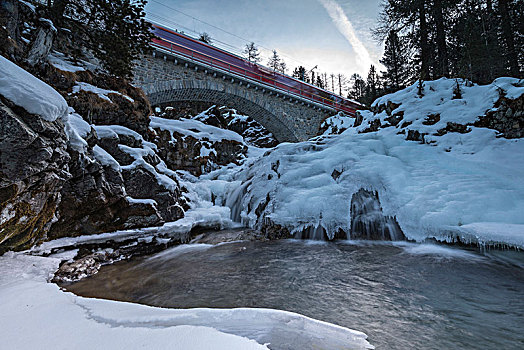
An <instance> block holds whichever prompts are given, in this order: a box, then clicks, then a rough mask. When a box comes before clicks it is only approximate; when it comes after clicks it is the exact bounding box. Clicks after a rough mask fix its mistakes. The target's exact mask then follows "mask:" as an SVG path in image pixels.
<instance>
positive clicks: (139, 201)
mask: <svg viewBox="0 0 524 350" xmlns="http://www.w3.org/2000/svg"><path fill="white" fill-rule="evenodd" d="M126 200H127V201H128V202H129V203H135V204H149V205H152V206H154V207H156V206H157V205H158V203H157V202H156V201H155V200H154V199H147V198H146V199H142V198H133V197H130V196H127V197H126Z"/></svg>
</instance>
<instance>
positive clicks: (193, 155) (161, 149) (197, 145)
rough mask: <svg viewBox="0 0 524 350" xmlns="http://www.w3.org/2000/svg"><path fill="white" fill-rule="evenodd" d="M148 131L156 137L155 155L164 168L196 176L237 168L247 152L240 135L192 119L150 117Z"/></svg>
mask: <svg viewBox="0 0 524 350" xmlns="http://www.w3.org/2000/svg"><path fill="white" fill-rule="evenodd" d="M150 128H151V130H152V131H154V134H155V138H154V142H155V143H156V144H157V145H158V155H159V156H160V158H162V160H163V161H164V162H165V163H166V165H167V166H168V167H169V168H171V169H181V170H187V171H189V172H191V173H192V174H194V175H197V176H198V175H201V174H203V173H206V172H209V171H212V170H214V169H217V168H218V167H219V166H223V165H227V164H229V163H235V164H238V163H239V162H240V161H241V160H242V159H243V158H244V157H245V155H246V152H247V147H246V145H245V144H244V140H243V138H242V136H240V135H239V134H237V133H235V132H233V131H230V130H224V129H221V128H218V127H214V126H211V125H206V124H204V123H202V122H199V121H197V120H193V119H179V120H172V119H164V118H160V117H154V116H153V117H151V123H150Z"/></svg>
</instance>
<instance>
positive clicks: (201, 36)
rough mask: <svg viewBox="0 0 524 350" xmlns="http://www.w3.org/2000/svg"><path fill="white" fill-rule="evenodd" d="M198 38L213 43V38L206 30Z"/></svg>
mask: <svg viewBox="0 0 524 350" xmlns="http://www.w3.org/2000/svg"><path fill="white" fill-rule="evenodd" d="M198 40H200V41H202V42H204V43H206V44H211V43H213V39H211V36H210V35H209V34H208V33H206V32H203V33H202V34H200V37H199V38H198Z"/></svg>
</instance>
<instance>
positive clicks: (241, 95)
mask: <svg viewBox="0 0 524 350" xmlns="http://www.w3.org/2000/svg"><path fill="white" fill-rule="evenodd" d="M133 73H134V78H133V83H134V84H135V86H137V87H140V88H142V90H144V92H145V93H146V95H147V96H148V98H149V100H150V102H151V105H152V106H157V105H164V104H167V103H170V102H205V103H210V104H215V105H224V106H228V107H231V108H235V109H236V110H238V112H239V113H242V114H245V115H249V116H250V117H252V118H253V119H255V120H256V121H257V122H259V123H260V124H261V125H262V126H264V127H265V128H266V129H267V130H268V131H270V132H271V133H272V134H273V135H274V136H275V138H276V139H277V140H278V141H279V142H297V141H305V140H307V139H309V138H311V137H313V136H316V135H317V133H318V131H319V129H320V124H321V123H322V121H323V120H324V119H326V118H327V117H328V116H330V115H333V114H334V113H335V111H334V109H330V108H324V107H319V106H317V105H315V104H314V103H308V102H307V101H303V100H300V99H299V98H297V97H296V96H291V95H289V94H286V92H282V91H278V90H276V89H273V88H272V87H271V86H265V85H261V84H257V83H256V82H253V81H249V80H243V79H242V78H241V77H238V76H235V74H229V73H228V72H226V71H223V70H220V69H213V68H212V67H209V66H205V65H201V64H199V63H196V62H191V61H184V60H183V59H182V58H180V57H178V56H169V55H168V54H165V53H163V52H155V54H154V55H147V56H144V57H142V58H141V59H139V60H137V61H136V62H135V68H134V72H133Z"/></svg>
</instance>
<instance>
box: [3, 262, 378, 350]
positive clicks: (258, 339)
mask: <svg viewBox="0 0 524 350" xmlns="http://www.w3.org/2000/svg"><path fill="white" fill-rule="evenodd" d="M160 254H162V253H160ZM70 256H71V254H70V253H69V252H66V253H60V254H58V255H55V257H47V258H43V257H38V256H31V255H26V254H23V253H12V252H8V253H6V254H4V255H3V256H1V257H0V300H2V303H1V305H0V312H1V313H2V317H1V318H0V337H1V338H2V346H3V347H5V348H6V349H32V348H34V349H54V348H63V349H100V348H115V349H123V348H126V349H143V348H148V349H163V348H166V349H167V348H172V349H187V350H191V349H206V350H207V349H227V350H234V349H242V350H244V349H245V350H249V349H268V347H267V346H266V345H261V344H266V343H271V342H274V343H275V344H283V345H287V346H282V348H288V349H291V348H297V347H296V346H298V347H299V348H305V346H307V347H315V346H316V347H320V346H322V347H323V348H330V349H333V348H351V349H372V348H373V347H372V346H371V345H370V344H369V343H368V342H367V340H366V335H365V334H364V333H362V332H358V331H354V330H350V329H347V328H344V327H339V326H336V325H332V324H329V323H325V322H321V321H317V320H314V319H311V318H308V317H305V316H302V315H299V314H295V313H291V312H286V311H279V310H270V309H249V308H239V309H206V308H200V309H165V308H156V307H149V306H145V305H138V304H132V303H124V302H116V301H110V300H100V299H91V298H82V297H78V296H76V295H74V294H72V293H66V292H63V291H61V290H60V288H59V287H58V286H57V285H55V284H52V283H47V281H48V280H49V279H50V278H51V277H52V275H53V273H54V271H55V270H56V269H57V268H58V265H59V264H60V261H61V259H59V258H57V257H61V258H64V259H68V258H69V257H70ZM93 334H96V336H92V335H93Z"/></svg>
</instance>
